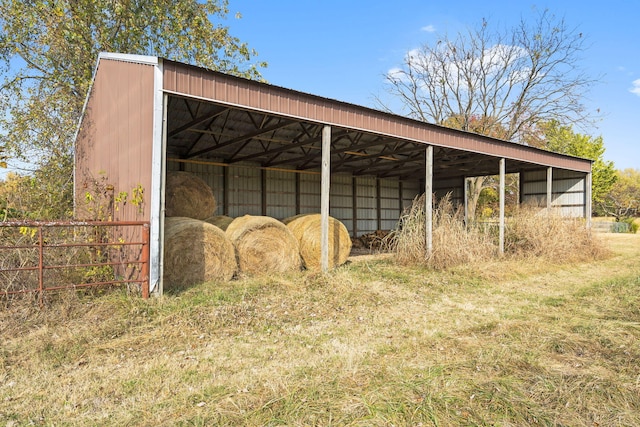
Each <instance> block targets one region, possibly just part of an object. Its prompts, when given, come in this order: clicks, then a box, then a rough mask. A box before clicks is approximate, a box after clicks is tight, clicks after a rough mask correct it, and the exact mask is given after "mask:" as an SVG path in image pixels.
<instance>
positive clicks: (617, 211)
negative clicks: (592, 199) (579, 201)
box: [598, 169, 640, 221]
mask: <svg viewBox="0 0 640 427" xmlns="http://www.w3.org/2000/svg"><path fill="white" fill-rule="evenodd" d="M616 176H617V180H616V182H615V184H613V186H612V187H611V190H609V192H607V193H606V194H605V195H604V197H603V200H602V202H600V203H599V204H598V208H599V210H600V211H601V212H602V213H604V214H605V215H609V216H613V217H615V218H616V220H618V221H620V220H621V219H623V218H628V217H637V216H639V215H640V170H639V169H625V170H622V171H616Z"/></svg>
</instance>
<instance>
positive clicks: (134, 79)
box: [75, 59, 154, 221]
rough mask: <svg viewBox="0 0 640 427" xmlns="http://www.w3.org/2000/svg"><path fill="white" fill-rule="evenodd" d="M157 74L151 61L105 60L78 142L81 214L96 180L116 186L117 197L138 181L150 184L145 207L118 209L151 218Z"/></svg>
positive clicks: (130, 216)
mask: <svg viewBox="0 0 640 427" xmlns="http://www.w3.org/2000/svg"><path fill="white" fill-rule="evenodd" d="M153 77H154V67H153V66H150V65H143V64H136V63H131V62H122V61H116V60H110V59H102V60H101V61H100V63H99V65H98V70H97V73H96V76H95V80H94V83H93V87H92V90H91V94H90V97H89V100H88V103H87V107H86V110H85V114H84V116H83V119H82V123H81V127H80V132H79V134H78V139H77V141H76V180H75V185H76V217H77V218H80V219H87V218H89V219H94V218H92V216H93V214H92V213H89V212H87V210H86V206H87V203H86V201H85V194H86V192H91V193H95V184H94V182H96V181H97V182H101V183H102V184H109V185H111V186H113V191H112V193H113V196H110V195H107V198H108V197H116V196H117V195H118V193H119V192H121V191H125V192H127V193H129V196H131V190H132V189H133V188H135V187H137V186H138V185H140V186H142V188H143V189H144V192H145V195H144V202H145V203H144V210H143V212H142V213H140V212H139V211H138V209H137V208H136V207H135V206H132V205H131V203H127V206H126V207H125V208H124V209H120V210H119V211H115V207H114V209H112V212H113V213H114V215H115V217H114V219H117V220H141V221H143V220H144V221H148V220H149V219H150V208H149V204H150V197H151V194H150V193H151V156H152V151H151V149H152V136H153V94H154V91H153ZM103 177H104V179H103Z"/></svg>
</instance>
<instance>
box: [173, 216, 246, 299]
mask: <svg viewBox="0 0 640 427" xmlns="http://www.w3.org/2000/svg"><path fill="white" fill-rule="evenodd" d="M236 269H237V264H236V257H235V253H234V249H233V244H232V243H231V241H230V240H229V239H228V238H227V236H226V234H225V233H224V231H222V230H221V229H220V228H218V227H216V226H215V225H211V224H208V223H206V222H204V221H200V220H197V219H193V218H185V217H171V218H165V227H164V275H163V278H164V283H165V287H166V288H167V289H172V288H183V287H186V286H189V285H194V284H197V283H204V282H208V281H211V280H219V281H227V280H231V278H232V277H233V275H234V273H235V272H236Z"/></svg>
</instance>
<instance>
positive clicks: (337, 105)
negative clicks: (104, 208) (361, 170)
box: [163, 61, 591, 172]
mask: <svg viewBox="0 0 640 427" xmlns="http://www.w3.org/2000/svg"><path fill="white" fill-rule="evenodd" d="M163 67H164V68H163V69H164V89H165V90H166V91H169V92H173V93H177V94H183V95H187V96H194V97H199V98H203V99H209V100H213V101H217V102H222V103H225V104H231V105H237V106H242V107H246V108H251V109H257V110H262V111H268V112H272V113H275V114H281V115H285V116H293V117H297V118H303V119H305V120H308V121H313V122H317V123H324V124H331V125H336V126H344V127H348V128H355V129H360V130H366V131H371V132H375V133H380V134H385V135H389V136H393V137H399V138H404V139H409V140H413V141H419V142H424V143H430V144H433V145H436V146H442V147H449V148H455V149H460V150H465V151H472V152H476V153H484V154H488V155H492V156H496V157H504V158H507V159H515V160H521V161H525V162H531V163H537V164H540V165H545V166H553V167H555V168H561V169H570V170H576V171H581V172H590V171H591V162H589V161H586V160H583V159H577V158H570V157H566V156H561V155H557V154H554V153H549V152H545V151H541V150H536V149H533V148H531V147H527V146H523V145H519V144H512V143H508V142H505V141H498V140H495V139H491V138H487V137H483V136H481V135H475V134H471V133H463V132H459V131H455V130H451V129H447V128H444V127H440V126H436V125H432V124H427V123H420V122H416V121H415V120H410V119H407V118H404V117H400V116H395V115H392V114H387V113H384V112H380V111H376V110H372V109H368V108H365V107H359V106H356V105H352V104H347V103H343V102H339V101H334V100H330V99H326V98H322V97H318V96H314V95H309V94H305V93H301V92H296V91H293V90H289V89H284V88H280V87H277V86H270V85H265V84H263V83H259V82H254V81H250V80H245V79H240V78H236V77H233V76H228V75H225V74H221V73H216V72H212V71H207V70H203V69H201V68H198V67H193V66H190V65H185V64H180V63H176V62H171V61H164V65H163Z"/></svg>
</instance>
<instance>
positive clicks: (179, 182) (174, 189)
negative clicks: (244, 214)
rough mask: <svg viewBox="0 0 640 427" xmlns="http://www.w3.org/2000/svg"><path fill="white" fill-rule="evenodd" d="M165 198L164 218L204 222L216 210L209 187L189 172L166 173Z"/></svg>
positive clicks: (214, 200)
mask: <svg viewBox="0 0 640 427" xmlns="http://www.w3.org/2000/svg"><path fill="white" fill-rule="evenodd" d="M165 197H166V198H165V208H166V212H165V215H166V216H170V217H174V216H177V217H188V218H195V219H201V220H204V219H207V218H209V217H210V216H212V215H213V213H214V212H215V210H216V199H215V198H214V196H213V191H212V190H211V188H210V187H209V185H207V183H206V182H204V180H202V179H201V178H199V177H198V176H196V175H194V174H192V173H189V172H167V182H166V189H165Z"/></svg>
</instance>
